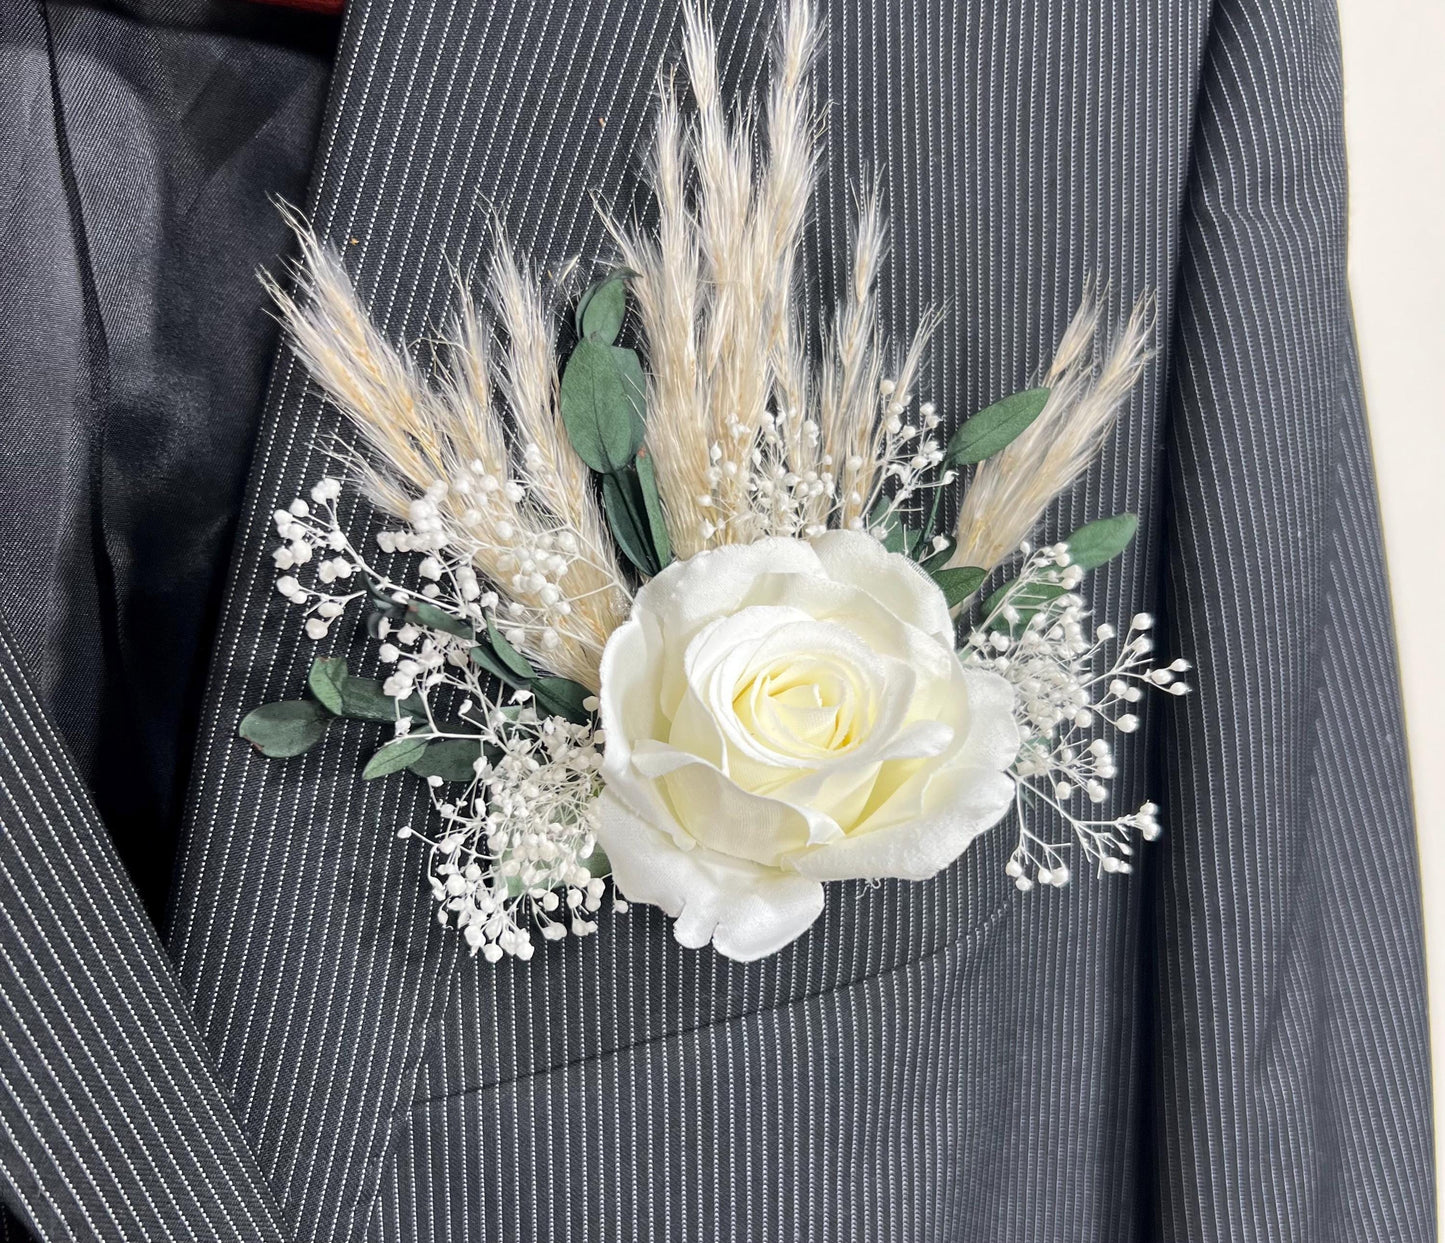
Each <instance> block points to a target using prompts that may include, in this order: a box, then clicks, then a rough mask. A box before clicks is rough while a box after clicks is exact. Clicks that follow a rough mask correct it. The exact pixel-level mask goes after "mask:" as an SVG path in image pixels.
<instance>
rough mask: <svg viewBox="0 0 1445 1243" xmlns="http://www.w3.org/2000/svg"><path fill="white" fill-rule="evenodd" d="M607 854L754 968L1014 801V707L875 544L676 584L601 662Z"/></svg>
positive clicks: (712, 557) (688, 932)
mask: <svg viewBox="0 0 1445 1243" xmlns="http://www.w3.org/2000/svg"><path fill="white" fill-rule="evenodd" d="M599 699H600V701H601V716H602V725H603V727H604V729H605V731H606V753H605V760H604V764H603V776H604V777H605V779H606V791H605V793H604V794H603V796H602V798H601V800H600V813H601V814H600V825H599V828H598V831H597V836H598V839H599V841H600V843H601V845H602V847H603V849H604V850H606V851H607V855H608V857H609V858H610V859H611V861H612V868H613V876H614V880H615V882H616V884H617V887H618V890H619V891H620V892H621V893H622V895H623V896H624V897H626V898H628V899H629V900H631V901H634V902H649V903H653V904H655V905H657V906H660V907H662V909H663V910H665V911H666V912H667V913H668V914H669V915H672V916H674V917H675V918H676V920H677V923H676V925H675V933H676V936H677V939H678V940H679V941H681V942H682V943H683V944H684V945H690V946H701V945H706V944H707V943H708V942H709V941H711V942H712V943H713V944H714V946H715V947H716V948H717V950H718V952H720V953H722V954H725V955H727V956H728V957H730V958H737V959H744V960H746V959H753V958H759V957H761V956H763V955H765V954H771V953H773V952H774V951H775V950H777V949H779V948H781V947H782V946H783V945H786V944H787V943H788V942H789V941H791V940H793V938H795V937H797V936H799V935H800V934H801V933H802V932H803V931H805V930H806V929H807V927H808V926H809V925H810V924H811V923H812V922H813V921H814V920H815V919H816V918H817V917H818V915H819V914H820V913H821V911H822V909H823V885H822V882H823V881H828V880H846V879H850V878H858V877H884V876H895V877H902V878H905V879H911V880H922V879H925V878H927V877H929V876H932V875H934V874H935V873H936V872H938V871H939V870H940V869H942V868H944V867H946V866H948V864H950V863H952V862H953V861H954V860H955V859H957V858H958V856H959V855H960V854H962V853H963V851H964V849H965V848H966V847H967V846H968V844H969V843H970V842H971V841H973V839H974V838H975V837H977V836H978V835H979V834H980V833H982V832H983V831H984V830H985V829H987V828H989V827H990V826H992V825H993V824H995V823H996V822H997V821H998V820H999V819H1000V818H1001V817H1002V816H1003V815H1004V813H1005V812H1006V811H1007V810H1008V809H1009V807H1010V805H1011V804H1012V801H1013V795H1014V787H1013V781H1012V780H1011V778H1010V777H1009V776H1008V774H1007V769H1008V768H1009V766H1010V765H1011V764H1012V763H1013V760H1014V757H1015V755H1016V753H1017V751H1018V745H1019V737H1018V730H1017V727H1016V725H1015V724H1014V716H1013V691H1012V688H1011V687H1010V686H1009V685H1008V684H1007V683H1006V682H1005V681H1004V680H1003V679H1002V678H1000V677H998V676H997V675H995V674H992V673H986V672H982V671H979V670H969V669H965V668H964V667H963V666H962V665H961V664H960V663H959V660H958V657H957V656H956V655H955V653H954V648H953V625H952V622H951V620H950V618H949V615H948V606H947V605H946V603H945V602H944V598H943V594H942V592H940V591H939V589H938V587H937V586H936V585H935V584H934V583H933V582H932V580H930V579H929V578H928V577H927V576H926V575H925V574H924V573H923V572H922V571H921V570H920V569H919V568H918V567H917V566H916V565H915V564H914V563H913V562H912V561H910V560H908V558H906V557H903V556H899V555H896V554H894V553H890V552H887V551H886V550H885V549H884V548H883V547H882V546H881V545H880V544H879V543H878V542H877V541H876V540H875V539H873V538H872V537H871V536H869V535H866V534H863V533H859V532H849V531H831V532H829V533H828V534H826V535H823V536H820V537H819V538H817V539H815V540H813V541H811V542H805V541H802V540H792V539H769V540H762V541H760V542H758V543H755V544H747V545H732V546H727V547H723V548H719V549H716V550H714V551H711V552H705V553H701V554H699V555H698V556H695V557H692V558H690V559H689V560H687V561H683V562H677V563H674V564H673V565H670V566H668V568H667V569H665V570H664V571H663V572H662V573H661V574H659V575H658V576H657V577H656V578H654V579H653V580H652V581H651V582H649V583H648V584H647V585H646V586H644V587H643V588H642V590H641V591H639V592H638V594H637V599H636V602H635V603H634V606H633V610H632V616H631V618H630V619H629V620H628V621H627V622H626V623H625V624H624V625H623V626H621V627H619V628H618V630H617V631H616V632H615V633H614V634H613V635H612V637H611V639H610V640H609V641H608V643H607V648H606V651H605V652H604V653H603V657H602V690H601V694H600V696H599Z"/></svg>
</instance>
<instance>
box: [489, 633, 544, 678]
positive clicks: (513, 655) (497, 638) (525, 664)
mask: <svg viewBox="0 0 1445 1243" xmlns="http://www.w3.org/2000/svg"><path fill="white" fill-rule="evenodd" d="M487 643H488V644H490V645H491V648H492V651H494V652H496V654H497V657H498V659H499V660H501V662H502V664H503V665H505V666H506V667H507V668H508V669H509V670H511V672H512V674H513V675H514V677H515V678H521V679H522V680H523V681H528V682H530V681H531V680H532V679H533V678H535V677H536V676H537V671H536V670H535V669H534V668H532V662H531V661H530V660H528V659H527V658H526V657H525V656H523V655H522V653H521V652H519V651H517V649H516V648H515V647H513V646H512V645H511V644H510V643H509V642H507V639H506V637H505V636H504V635H503V634H502V632H501V631H500V630H498V629H497V628H496V626H494V625H493V624H492V623H491V622H490V621H488V622H487Z"/></svg>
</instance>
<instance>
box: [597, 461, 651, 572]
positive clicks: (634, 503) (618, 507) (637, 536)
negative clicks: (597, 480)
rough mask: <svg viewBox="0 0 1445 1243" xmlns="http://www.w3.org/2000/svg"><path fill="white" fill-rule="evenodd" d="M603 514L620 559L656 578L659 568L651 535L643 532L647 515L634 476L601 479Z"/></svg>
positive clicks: (625, 474)
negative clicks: (621, 555)
mask: <svg viewBox="0 0 1445 1243" xmlns="http://www.w3.org/2000/svg"><path fill="white" fill-rule="evenodd" d="M602 512H603V514H604V515H605V516H606V518H607V527H608V530H610V531H611V532H612V538H613V539H614V540H615V541H616V542H617V547H618V548H620V549H621V550H622V553H623V555H624V556H626V558H627V559H628V560H629V561H630V562H632V564H633V565H635V566H636V567H637V568H638V569H639V570H641V571H642V572H643V573H644V574H646V575H648V576H652V575H655V574H656V573H657V572H658V571H659V570H660V569H661V568H662V567H661V566H660V565H659V564H658V562H657V552H656V549H655V548H654V547H653V544H652V535H651V532H650V530H647V529H644V527H645V525H646V523H647V514H646V508H645V505H644V502H643V497H642V487H641V484H640V482H639V480H638V476H637V474H636V472H634V471H631V470H627V471H618V472H617V473H616V474H612V475H603V476H602Z"/></svg>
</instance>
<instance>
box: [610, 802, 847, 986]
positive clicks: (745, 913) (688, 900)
mask: <svg viewBox="0 0 1445 1243" xmlns="http://www.w3.org/2000/svg"><path fill="white" fill-rule="evenodd" d="M598 811H599V816H598V825H597V840H598V842H599V843H601V845H602V848H603V850H605V851H607V854H608V858H610V859H611V860H612V876H613V881H614V883H615V884H616V886H617V889H618V892H619V893H621V894H622V896H623V897H625V898H626V899H627V900H628V901H629V902H643V903H649V904H651V905H653V906H658V907H661V908H662V910H664V911H666V912H667V914H669V915H671V916H673V917H674V919H676V921H677V922H676V923H675V924H674V925H673V935H674V936H675V937H676V938H677V939H678V941H679V942H681V943H682V944H683V945H686V946H690V947H692V948H694V949H696V948H698V947H701V946H704V945H706V944H707V943H708V942H709V941H711V942H712V944H713V948H714V949H716V950H717V952H718V953H719V954H722V955H724V956H725V957H728V958H733V959H736V960H737V961H739V962H751V961H752V960H753V959H756V958H762V957H764V956H766V955H768V954H773V953H776V952H777V951H778V950H780V949H782V948H783V946H785V945H786V944H788V942H789V941H793V940H795V939H796V938H797V937H799V936H801V935H802V934H803V933H804V932H806V931H807V930H808V928H809V927H810V926H811V925H812V923H813V921H814V920H816V919H817V918H818V916H819V915H820V914H822V911H823V886H822V885H821V884H819V883H818V882H817V881H815V880H809V879H808V878H806V877H803V876H798V875H795V874H791V873H787V872H780V871H778V870H776V869H774V868H764V867H760V866H758V865H757V864H753V863H748V862H746V861H744V860H740V859H729V858H726V857H724V856H722V855H719V854H717V853H715V852H714V851H711V850H708V849H707V848H706V847H703V846H699V847H697V848H696V849H694V850H689V851H682V850H678V849H677V847H676V846H675V845H674V844H673V842H672V841H671V840H670V839H669V838H668V837H667V835H666V834H664V833H661V832H659V831H658V830H657V829H655V828H654V827H653V826H651V825H650V824H647V823H646V822H645V821H643V820H642V819H640V818H639V817H637V816H635V815H634V814H633V813H632V812H631V811H629V810H628V809H627V808H626V807H624V806H623V805H622V804H621V803H620V802H618V801H617V800H615V799H613V798H611V797H609V796H608V795H607V794H603V796H602V797H601V798H600V799H599V800H598Z"/></svg>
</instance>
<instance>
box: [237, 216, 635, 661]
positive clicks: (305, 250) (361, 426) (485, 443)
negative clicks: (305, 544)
mask: <svg viewBox="0 0 1445 1243" xmlns="http://www.w3.org/2000/svg"><path fill="white" fill-rule="evenodd" d="M283 211H284V212H285V215H286V218H287V221H288V223H289V224H290V225H291V227H292V229H293V230H294V231H295V233H296V236H297V239H298V241H299V243H300V248H301V254H300V258H299V260H298V261H297V263H296V264H295V265H294V267H293V272H292V275H293V277H294V279H295V291H294V292H288V291H287V290H285V289H284V288H282V286H281V285H280V284H279V283H278V282H276V281H275V280H274V279H272V278H271V277H269V276H265V275H263V277H262V279H263V282H264V283H265V284H266V286H267V288H268V290H269V291H270V294H271V296H272V298H273V299H274V300H275V303H276V306H277V309H278V313H279V317H280V319H281V322H282V324H283V325H284V327H285V329H286V331H287V333H288V334H289V336H290V338H291V341H292V344H293V348H294V349H295V351H296V354H297V356H298V357H299V358H300V359H301V361H302V362H303V363H304V364H305V365H306V367H307V368H308V370H309V371H310V372H311V374H312V376H313V377H315V379H316V381H317V382H318V383H319V384H320V385H321V387H322V388H323V389H325V390H326V393H327V395H328V396H329V397H330V398H331V399H332V401H333V402H334V403H335V404H336V405H337V407H338V408H339V409H340V410H341V411H342V412H343V413H344V414H345V415H346V416H347V418H348V419H350V421H351V422H352V424H353V425H354V426H355V427H356V428H357V429H358V431H359V432H360V433H361V436H362V440H363V443H364V446H365V449H366V450H367V452H364V453H362V454H358V455H356V457H355V460H354V462H353V463H352V466H353V469H354V471H355V473H356V474H357V475H358V476H359V477H360V479H361V481H362V482H363V484H364V486H365V487H366V489H367V492H368V493H369V495H370V496H371V498H372V500H373V501H374V502H375V503H376V504H377V505H378V506H379V507H380V508H381V509H383V510H385V511H386V512H388V513H390V514H392V515H394V516H395V517H397V518H399V519H401V520H402V521H406V522H410V521H413V520H414V518H415V513H416V509H415V507H416V505H417V504H418V502H419V501H420V500H422V499H423V498H425V500H426V501H427V502H428V503H430V504H432V505H434V506H435V507H436V509H437V511H438V513H439V516H440V518H441V520H442V521H443V523H444V526H445V529H446V531H447V532H448V535H449V537H450V543H451V546H453V547H458V548H463V549H465V550H466V551H467V552H468V553H469V554H470V560H471V562H472V564H473V565H474V566H475V569H476V572H477V573H478V574H480V575H481V576H482V577H484V578H485V579H486V580H487V581H488V582H489V583H490V584H492V585H493V587H494V588H495V589H496V590H497V592H498V593H499V595H500V597H501V600H502V602H503V603H504V606H505V605H514V606H516V607H515V608H514V609H512V610H511V611H509V612H507V614H506V617H507V622H508V625H509V626H510V627H511V628H512V632H513V633H516V634H518V635H519V636H520V639H521V641H520V642H519V644H518V646H519V647H521V648H522V650H523V651H524V652H526V653H527V654H528V655H529V656H531V657H533V658H534V659H536V660H538V661H540V662H542V663H543V664H545V666H546V667H547V668H549V669H552V670H553V671H555V672H557V673H559V674H561V675H563V676H565V677H569V678H572V679H574V680H576V681H578V682H581V683H582V684H583V685H585V686H588V687H593V688H595V687H596V686H597V682H598V677H597V666H598V662H599V661H600V659H601V654H602V648H603V646H604V645H605V643H606V642H607V637H608V636H609V635H610V634H611V633H612V631H613V630H614V629H616V627H617V626H618V625H620V624H621V622H622V621H623V620H624V619H625V618H626V617H627V614H628V611H629V610H630V608H631V595H630V592H629V591H628V589H627V587H626V584H625V580H624V578H623V576H622V573H621V570H620V569H619V567H618V564H617V559H616V554H615V552H614V550H613V547H612V542H611V540H610V539H609V538H608V536H607V533H606V527H605V526H604V524H603V521H602V516H601V514H600V513H599V512H598V507H597V502H596V499H595V495H594V492H593V489H592V487H591V481H590V480H589V479H588V477H587V472H586V468H585V467H584V466H583V464H582V462H581V461H580V460H579V459H578V458H577V456H576V454H575V452H574V451H573V449H572V447H571V445H570V444H569V443H568V441H567V438H566V435H565V433H564V431H563V428H562V423H561V417H560V415H559V413H558V410H557V391H556V387H557V365H556V359H555V357H554V354H553V349H552V325H551V321H550V315H549V314H548V312H547V310H546V307H545V305H544V303H543V301H542V298H541V294H540V292H539V291H538V289H537V288H536V285H535V283H534V282H532V281H531V280H529V279H528V277H527V276H526V275H525V273H524V272H523V271H522V270H521V269H519V268H518V267H517V266H516V265H515V264H514V263H513V262H512V260H511V259H510V258H509V257H508V254H507V252H506V249H505V246H503V245H499V246H498V248H497V256H496V258H495V259H494V261H493V265H492V272H491V292H492V301H493V303H494V307H495V322H489V321H487V320H486V319H484V318H483V316H482V314H481V313H480V312H479V310H478V308H477V306H476V304H475V303H474V302H473V300H472V299H471V297H470V296H469V295H468V294H467V293H466V291H465V290H461V291H459V298H458V308H457V312H456V317H455V320H454V322H453V325H452V331H451V340H450V343H449V345H450V349H449V350H448V351H447V356H446V359H445V365H444V366H443V367H442V368H441V370H440V376H439V379H438V381H437V382H436V383H431V382H429V381H428V380H427V378H426V377H425V376H424V375H423V374H422V372H421V369H420V367H419V366H418V364H417V363H416V361H415V360H414V359H413V358H412V357H411V356H410V355H409V354H407V353H406V352H404V351H403V350H400V349H398V348H396V347H395V346H393V345H392V344H391V343H390V342H388V341H387V340H386V339H385V338H384V337H383V336H382V335H381V334H380V333H379V332H378V331H377V329H376V328H375V326H374V325H373V324H372V322H371V320H370V318H369V317H368V315H367V311H366V308H365V307H364V306H363V305H362V303H361V299H360V297H359V296H358V294H357V292H356V288H355V286H354V285H353V284H352V282H351V278H350V277H349V276H348V275H347V273H346V270H345V268H344V267H343V265H342V262H341V259H340V257H339V256H338V255H337V254H336V253H335V252H334V251H333V250H332V249H331V248H329V247H327V246H325V245H324V244H323V243H322V242H321V241H320V239H319V238H317V236H316V234H315V233H314V232H313V231H312V229H311V227H310V225H309V224H307V223H306V221H305V220H304V219H302V218H301V217H300V215H299V214H298V213H296V212H295V211H293V210H291V209H289V208H283ZM498 338H499V340H498ZM499 398H500V401H501V405H500V406H499V404H498V399H499ZM507 416H510V417H511V419H512V421H513V425H514V427H515V429H516V435H515V436H514V437H513V438H512V442H511V443H509V440H508V437H507V435H506V433H505V432H504V430H503V427H504V421H505V419H506V417H507ZM532 562H540V563H542V564H543V569H542V570H540V571H539V570H537V569H536V568H534V567H533V566H532ZM548 565H550V566H551V567H552V572H551V573H550V574H549V573H547V572H546V566H548ZM554 592H555V593H557V594H558V596H559V599H560V600H561V601H565V602H566V605H567V608H566V610H565V611H562V612H559V610H558V607H557V605H558V600H554V599H553V594H554Z"/></svg>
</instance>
